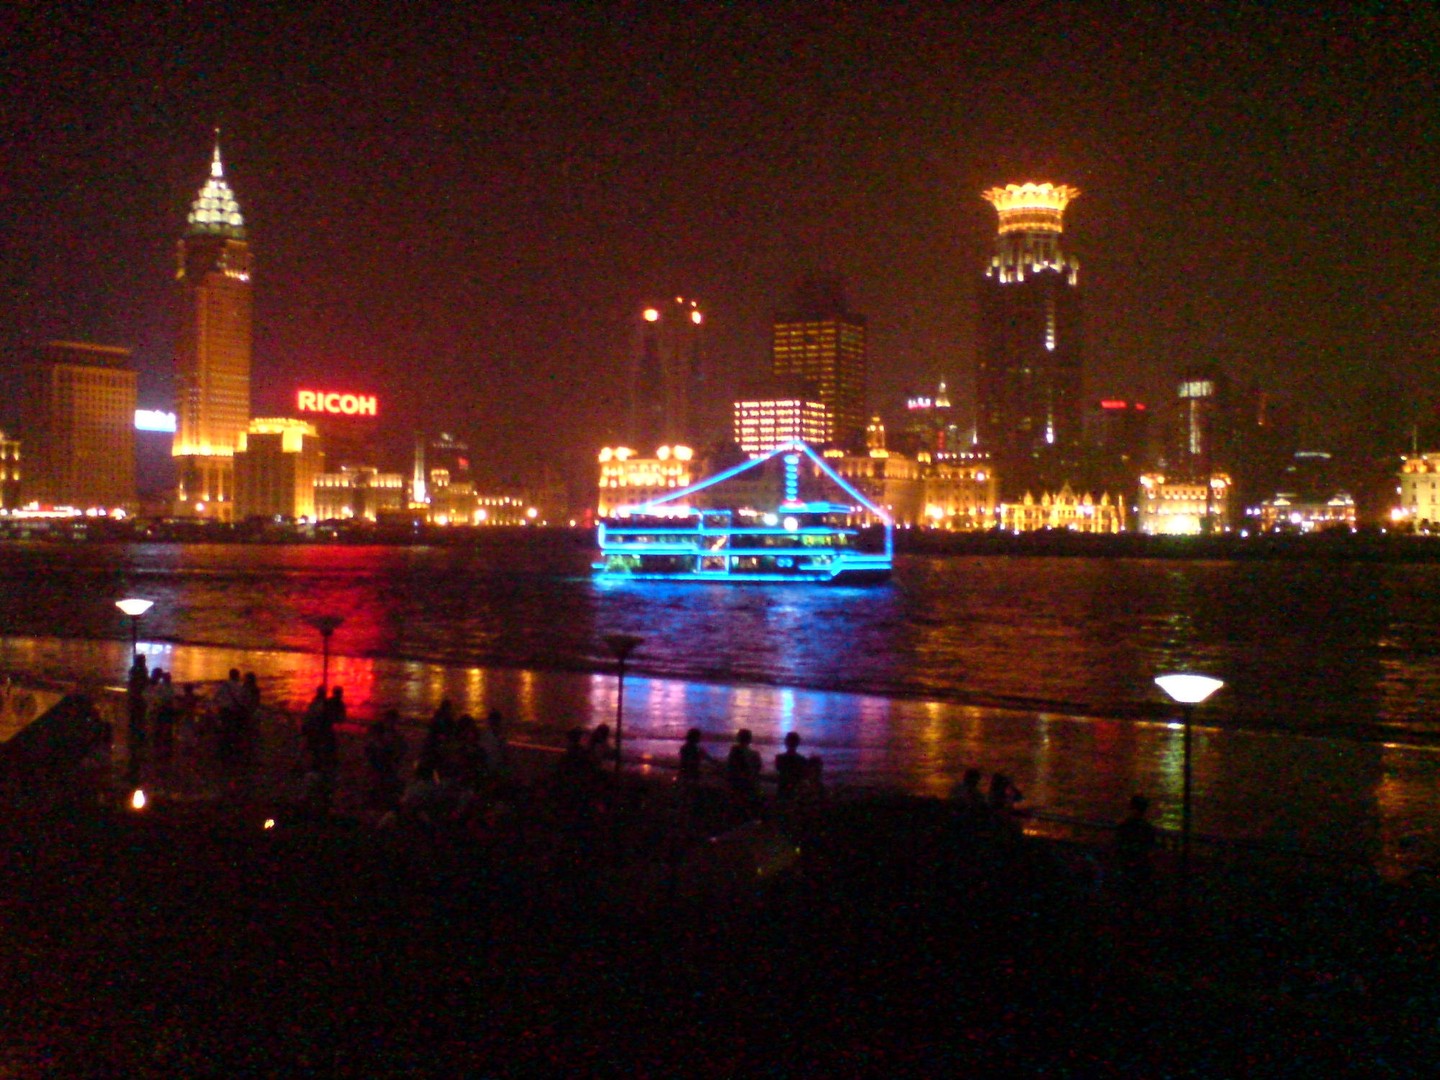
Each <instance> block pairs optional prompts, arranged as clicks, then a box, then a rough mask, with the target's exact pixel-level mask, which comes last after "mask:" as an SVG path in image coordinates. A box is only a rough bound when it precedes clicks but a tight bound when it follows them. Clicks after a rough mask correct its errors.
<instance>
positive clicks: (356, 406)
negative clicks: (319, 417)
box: [298, 390, 378, 416]
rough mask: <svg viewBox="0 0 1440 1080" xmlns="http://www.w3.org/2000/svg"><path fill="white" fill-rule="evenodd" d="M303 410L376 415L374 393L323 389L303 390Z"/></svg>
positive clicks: (301, 409)
mask: <svg viewBox="0 0 1440 1080" xmlns="http://www.w3.org/2000/svg"><path fill="white" fill-rule="evenodd" d="M298 400H299V409H300V411H301V412H323V413H335V414H336V415H338V416H375V415H377V408H378V406H377V403H376V401H375V395H374V394H328V393H325V392H324V391H322V390H301V391H300V394H299V399H298Z"/></svg>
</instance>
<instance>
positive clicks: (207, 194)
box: [173, 138, 251, 520]
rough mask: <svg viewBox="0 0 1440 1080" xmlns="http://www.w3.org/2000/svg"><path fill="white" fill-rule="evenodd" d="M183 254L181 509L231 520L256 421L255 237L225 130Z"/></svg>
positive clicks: (177, 449) (193, 210)
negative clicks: (244, 446) (235, 181)
mask: <svg viewBox="0 0 1440 1080" xmlns="http://www.w3.org/2000/svg"><path fill="white" fill-rule="evenodd" d="M178 255H179V269H178V272H177V274H176V279H177V282H178V284H179V288H180V300H181V322H180V337H179V343H178V348H177V349H176V358H175V359H176V373H177V375H178V379H179V389H178V395H177V401H176V403H175V413H176V428H175V446H174V450H173V453H174V455H175V457H176V458H177V459H178V460H177V461H176V466H177V473H178V485H177V489H176V498H175V511H176V513H178V514H183V515H187V516H199V517H213V518H219V519H221V520H230V519H231V518H232V516H233V514H234V505H233V504H234V499H235V493H234V454H235V447H236V444H237V443H238V442H239V441H240V437H241V436H242V435H243V434H245V431H246V428H247V427H248V425H249V423H250V338H251V297H250V289H251V285H250V245H249V244H248V243H247V242H246V239H245V221H244V219H243V218H242V217H241V216H240V204H239V203H238V202H236V200H235V194H234V192H232V191H231V190H230V185H229V184H228V183H226V181H225V170H224V167H223V166H222V165H221V163H220V144H219V140H218V138H217V140H216V144H215V155H214V157H213V158H212V159H211V162H210V179H209V180H207V181H206V182H205V186H204V187H203V188H201V190H200V194H199V195H198V196H196V198H195V201H194V203H193V204H191V207H190V216H189V219H188V221H187V224H186V227H185V235H184V236H183V237H182V238H181V240H180V244H179V248H178Z"/></svg>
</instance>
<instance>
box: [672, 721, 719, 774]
mask: <svg viewBox="0 0 1440 1080" xmlns="http://www.w3.org/2000/svg"><path fill="white" fill-rule="evenodd" d="M704 737H705V733H704V732H702V731H701V730H700V729H699V728H698V727H692V728H691V729H690V730H689V731H687V732H686V733H685V741H684V742H683V743H682V744H681V745H680V779H681V780H683V781H685V782H686V783H691V784H698V783H699V782H700V770H701V768H702V767H703V766H704V765H705V763H706V762H710V763H712V764H713V763H714V761H715V759H714V758H713V757H711V756H710V751H708V750H706V749H705V747H703V746H701V745H700V741H701V740H702V739H703V738H704Z"/></svg>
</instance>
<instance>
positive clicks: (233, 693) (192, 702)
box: [125, 653, 261, 782]
mask: <svg viewBox="0 0 1440 1080" xmlns="http://www.w3.org/2000/svg"><path fill="white" fill-rule="evenodd" d="M125 689H126V694H125V697H126V720H127V725H126V737H127V739H126V741H127V746H128V748H129V759H128V765H127V769H128V774H129V779H130V780H131V781H132V782H133V781H135V780H137V779H138V778H139V775H140V770H141V768H142V765H143V763H144V762H145V761H146V760H147V759H149V758H151V757H153V758H154V759H156V760H158V761H161V762H164V761H168V760H169V759H170V757H171V756H172V755H173V754H174V752H175V744H176V737H177V733H178V734H181V735H183V736H186V737H188V738H189V739H190V740H191V741H193V742H197V743H198V742H200V741H202V740H204V739H206V738H207V737H211V736H213V742H214V748H215V756H216V758H217V760H218V761H219V762H220V763H221V764H224V765H227V766H237V765H240V764H242V763H243V762H244V761H246V760H247V759H248V758H249V757H250V756H251V755H252V754H253V750H254V741H255V737H256V735H257V733H258V730H259V720H260V708H261V702H260V683H259V680H258V679H257V678H256V677H255V673H254V672H253V671H252V672H248V673H247V674H246V675H245V676H244V677H243V678H242V677H241V675H240V670H239V669H238V668H231V669H230V675H229V677H228V678H227V679H226V680H225V681H224V682H222V683H221V684H220V685H219V686H218V687H216V689H215V690H214V692H213V693H212V694H211V695H209V697H208V698H207V697H202V696H201V694H200V692H199V688H198V687H197V685H196V684H195V683H186V684H185V685H184V686H183V687H182V688H181V689H180V690H179V691H177V690H176V689H175V683H174V679H173V677H172V675H171V673H170V672H168V671H166V670H165V669H164V668H161V667H159V666H158V665H157V666H156V667H154V668H151V667H149V665H148V664H147V662H146V660H145V656H144V654H143V653H136V654H135V661H134V663H133V664H132V665H131V667H130V674H129V677H128V678H127V680H126V687H125Z"/></svg>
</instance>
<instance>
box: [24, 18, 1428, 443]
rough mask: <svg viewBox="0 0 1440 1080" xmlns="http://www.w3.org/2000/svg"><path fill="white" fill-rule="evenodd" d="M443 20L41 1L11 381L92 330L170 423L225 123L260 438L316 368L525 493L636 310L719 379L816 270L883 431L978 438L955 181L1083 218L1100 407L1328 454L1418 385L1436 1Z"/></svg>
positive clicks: (975, 256) (1090, 371)
mask: <svg viewBox="0 0 1440 1080" xmlns="http://www.w3.org/2000/svg"><path fill="white" fill-rule="evenodd" d="M436 11H438V12H440V14H434V13H432V14H430V15H428V16H425V17H421V18H416V19H415V20H413V21H410V22H407V23H405V24H404V25H401V26H391V25H389V23H386V25H385V32H384V33H381V32H380V27H379V26H378V25H377V21H378V20H380V19H381V18H383V16H382V15H381V14H380V13H378V12H377V13H370V12H368V11H366V10H364V9H361V10H358V11H355V10H353V9H348V8H347V9H341V8H338V7H335V8H331V7H329V6H326V5H321V6H320V7H318V8H317V9H315V12H314V13H313V14H312V15H310V16H307V17H306V18H303V19H289V20H285V19H277V18H274V17H270V16H267V15H265V14H262V13H251V14H246V15H242V16H237V17H235V18H234V19H232V20H230V21H227V22H223V23H222V22H218V21H208V20H206V19H204V18H203V17H202V16H200V15H195V14H184V13H179V14H173V15H170V16H166V17H165V18H161V19H159V20H142V18H141V12H142V9H141V8H139V7H136V6H126V5H124V4H120V5H117V6H116V7H115V8H114V10H113V11H107V12H103V13H99V14H96V13H91V12H85V13H83V14H82V12H81V9H79V8H76V9H75V10H74V11H73V12H70V13H67V10H66V9H65V8H63V7H62V8H59V9H58V10H47V11H45V12H34V13H31V14H29V15H28V16H26V17H25V22H24V25H23V26H22V27H21V29H20V32H19V33H18V35H17V37H16V41H17V43H18V47H17V49H16V57H17V62H16V64H15V66H14V69H13V70H12V74H11V81H12V83H13V84H14V93H12V94H11V95H10V102H9V105H8V110H7V118H8V120H9V123H8V125H7V127H8V128H9V134H11V135H12V137H11V138H9V139H8V140H7V141H6V144H5V147H4V149H3V151H0V153H3V154H4V155H5V161H4V165H5V168H4V175H6V176H7V177H10V178H12V179H11V181H10V182H9V183H8V184H7V186H6V188H5V189H4V190H3V192H0V200H3V201H0V209H3V211H4V212H5V213H6V216H7V219H8V220H9V221H10V222H11V226H10V237H9V241H10V242H9V243H7V245H6V251H5V253H4V254H3V255H0V266H3V273H4V279H3V280H4V284H5V286H6V288H5V300H4V301H3V303H4V305H5V309H4V318H3V320H0V321H3V326H4V334H5V340H4V346H5V356H6V360H5V370H4V372H3V374H4V382H5V385H6V386H7V387H9V388H13V387H14V386H15V385H16V379H17V376H18V372H17V371H16V370H15V368H16V366H17V365H18V363H19V360H18V357H19V356H20V355H22V351H21V349H22V347H23V345H25V344H27V343H32V342H34V341H38V340H45V339H49V338H56V337H59V338H67V339H73V338H85V339H88V340H93V341H97V342H105V343H117V344H125V345H129V346H132V347H133V348H134V350H135V363H136V367H137V369H138V371H139V374H140V386H141V391H140V393H141V402H142V404H144V405H147V406H150V407H164V406H165V404H166V403H167V402H168V401H170V400H172V399H173V397H174V392H173V391H174V387H173V384H172V383H171V381H170V380H171V372H172V371H173V357H174V352H175V347H176V343H175V341H174V335H173V330H172V329H171V321H172V319H173V309H172V308H171V307H170V306H169V303H168V300H167V293H168V291H169V289H170V288H171V287H172V275H173V266H167V264H168V263H169V262H170V258H171V257H173V256H171V252H170V250H169V245H170V244H173V242H174V241H173V237H174V236H175V234H176V231H177V226H178V225H179V224H180V223H182V222H183V217H184V210H185V207H186V206H188V204H189V201H190V199H192V198H193V195H194V190H195V185H196V181H197V179H198V177H197V162H200V161H203V155H204V154H205V153H206V151H207V150H208V149H209V142H210V138H211V129H212V128H213V127H214V126H215V125H216V123H219V124H220V125H222V126H223V128H224V139H225V158H226V167H227V172H228V173H229V175H230V176H231V177H233V178H234V182H235V184H236V187H237V189H238V190H239V191H241V192H242V194H243V198H244V205H245V214H246V224H247V226H248V227H249V229H250V233H251V237H252V239H253V241H254V242H255V244H256V247H257V250H258V251H260V252H262V253H263V259H262V263H263V266H262V273H261V274H260V275H259V276H258V277H257V286H256V290H255V339H256V340H255V349H254V365H255V370H256V371H257V372H263V373H265V380H264V381H265V383H266V385H265V387H263V388H262V387H260V386H259V385H258V384H257V389H256V401H255V406H254V411H255V413H256V415H273V414H276V413H278V412H283V411H284V406H285V405H286V404H288V402H287V401H285V400H284V394H285V393H287V392H288V391H289V389H291V388H293V387H295V386H298V385H302V384H307V385H308V384H312V383H315V382H316V381H317V380H320V379H323V380H324V381H325V382H326V384H327V385H329V386H333V387H336V388H339V389H352V388H353V389H357V390H365V391H374V390H383V391H385V393H386V400H385V405H384V406H383V407H385V408H387V409H388V410H389V411H390V413H391V415H395V416H404V417H407V418H408V417H413V418H415V419H416V420H417V421H419V420H421V419H422V418H425V417H433V423H429V424H427V426H428V427H432V428H434V429H435V430H457V431H460V432H462V433H464V434H466V435H468V436H470V437H471V438H472V439H474V440H475V441H476V444H477V449H478V448H480V447H481V446H482V445H483V446H485V447H487V448H488V447H493V448H494V453H495V454H496V455H498V456H500V457H502V458H503V459H505V460H507V461H513V462H514V463H515V464H516V465H517V467H519V466H522V465H524V466H527V467H528V466H534V465H537V464H544V463H545V462H546V461H555V460H556V457H555V455H562V456H563V455H571V454H573V455H574V456H575V457H576V458H577V459H578V460H588V458H589V456H590V454H591V453H592V452H593V448H594V447H595V446H598V445H604V444H606V443H607V442H609V441H611V439H612V438H613V433H615V429H616V428H618V426H619V425H620V424H621V423H623V418H624V413H625V406H626V401H625V378H624V372H625V365H626V363H627V362H628V360H629V355H628V350H627V346H628V342H629V335H630V332H631V329H632V327H633V319H634V317H635V311H636V309H637V307H638V306H640V305H641V304H642V303H643V301H644V297H647V296H653V295H660V294H665V293H672V294H674V293H679V294H683V295H686V296H691V295H693V296H696V297H699V298H700V299H701V302H702V303H703V304H704V305H705V308H706V319H707V341H708V344H707V354H708V358H709V361H710V362H711V363H712V364H713V369H714V373H715V382H714V383H712V386H713V387H714V388H715V389H717V390H719V389H720V388H722V387H724V388H727V389H726V390H725V391H723V392H728V388H729V387H732V386H734V385H735V384H738V383H739V382H740V381H742V380H744V379H747V378H755V377H758V376H760V375H762V374H763V373H764V371H765V367H766V361H767V355H768V350H767V339H768V336H769V332H770V326H771V320H772V318H773V315H774V313H775V312H776V310H777V309H779V308H781V307H783V305H784V303H785V300H786V297H787V295H788V294H789V293H790V292H791V291H792V290H793V288H794V285H795V282H796V281H797V280H798V279H800V278H802V277H803V276H804V275H806V274H808V273H812V272H820V273H828V274H836V275H839V276H842V277H843V278H844V280H845V282H846V285H847V289H848V291H849V292H850V294H851V297H852V302H853V304H854V307H855V309H856V310H858V311H862V312H864V313H865V314H866V315H867V316H868V319H869V323H870V336H871V340H870V354H871V359H870V368H871V387H870V395H871V402H872V408H873V409H877V410H880V409H884V410H893V409H894V408H895V407H896V406H897V405H898V404H899V403H900V402H901V401H902V400H903V395H904V393H905V392H906V390H908V389H912V388H916V387H928V386H933V385H934V384H935V382H936V381H937V379H938V378H940V377H944V378H945V379H946V380H947V381H948V382H949V385H950V387H951V391H952V394H953V395H954V397H955V399H956V404H957V407H958V408H960V409H961V411H962V412H963V413H965V414H969V412H970V411H971V408H972V405H973V386H974V376H975V323H976V318H977V316H976V311H975V308H976V303H975V295H976V289H977V287H978V286H977V283H976V278H977V277H978V274H977V268H978V267H979V266H980V265H982V262H983V259H984V258H985V256H986V253H987V252H988V251H989V250H990V247H991V240H992V237H993V220H994V218H993V211H992V210H991V209H990V208H989V207H987V206H986V205H985V204H984V202H983V200H982V199H981V197H980V192H982V191H984V190H986V189H987V188H989V187H993V186H995V185H997V184H1000V185H1003V184H1008V183H1023V182H1027V181H1033V182H1043V181H1046V180H1051V181H1054V182H1060V181H1062V180H1063V181H1064V182H1066V183H1073V184H1074V185H1075V186H1076V187H1078V188H1080V189H1081V190H1084V191H1085V192H1086V196H1085V198H1084V199H1082V200H1081V201H1079V202H1078V203H1077V204H1076V206H1075V207H1074V208H1073V209H1072V210H1071V211H1069V212H1067V230H1066V231H1067V237H1069V242H1068V247H1069V249H1070V250H1072V251H1074V252H1075V253H1076V254H1077V255H1078V256H1079V258H1080V259H1081V261H1082V264H1083V266H1084V270H1083V273H1084V275H1085V290H1086V342H1087V357H1086V368H1087V381H1086V385H1085V396H1086V398H1087V399H1094V398H1099V397H1125V398H1133V397H1140V398H1143V399H1146V400H1150V401H1156V402H1159V401H1162V400H1167V399H1168V398H1169V397H1170V393H1171V388H1172V387H1173V385H1174V382H1175V379H1176V376H1177V373H1178V372H1179V371H1181V370H1183V369H1185V368H1186V367H1188V366H1191V365H1193V364H1194V363H1198V362H1217V363H1220V364H1222V365H1223V366H1224V367H1225V368H1226V370H1227V371H1228V372H1229V374H1230V375H1231V377H1232V378H1233V379H1234V380H1235V381H1236V383H1237V385H1242V386H1243V385H1247V384H1249V383H1250V382H1254V381H1258V382H1260V383H1261V384H1262V385H1265V386H1266V387H1267V388H1268V389H1271V390H1272V391H1273V392H1274V393H1276V394H1278V395H1282V396H1289V397H1291V398H1292V399H1297V400H1298V403H1299V404H1301V405H1302V408H1301V409H1300V410H1298V411H1299V412H1301V413H1302V414H1303V415H1307V416H1309V417H1311V419H1310V421H1309V426H1308V430H1307V431H1306V432H1305V434H1306V435H1308V436H1309V437H1310V438H1311V439H1315V438H1318V437H1319V436H1321V435H1322V434H1324V433H1326V432H1327V431H1329V432H1334V433H1336V434H1335V436H1334V437H1335V438H1336V439H1339V438H1341V437H1344V436H1345V434H1346V431H1345V427H1344V426H1343V425H1342V423H1341V422H1343V424H1344V425H1348V426H1349V428H1350V431H1351V432H1352V433H1358V432H1361V431H1362V429H1365V428H1367V427H1370V428H1374V427H1377V426H1382V425H1383V424H1384V423H1386V422H1387V420H1388V419H1391V418H1387V417H1386V416H1385V415H1384V414H1385V413H1386V412H1391V411H1397V410H1398V411H1403V410H1404V409H1407V408H1411V409H1413V408H1414V407H1415V405H1416V403H1428V402H1429V401H1430V400H1432V399H1433V398H1434V397H1435V395H1436V393H1437V391H1440V386H1437V379H1440V374H1437V372H1436V370H1435V369H1436V365H1434V363H1433V360H1434V355H1433V346H1432V345H1431V344H1430V341H1431V339H1432V338H1433V336H1434V335H1433V323H1434V318H1435V315H1436V312H1437V310H1440V281H1437V275H1436V272H1435V271H1434V270H1432V269H1431V267H1433V266H1436V265H1440V259H1437V256H1440V251H1437V250H1436V248H1437V242H1436V236H1435V231H1434V230H1433V228H1430V227H1429V223H1430V222H1431V221H1433V220H1434V216H1435V213H1434V211H1435V201H1436V196H1435V194H1434V193H1433V191H1432V187H1431V184H1430V181H1429V177H1430V176H1431V175H1432V174H1433V173H1434V172H1435V166H1436V165H1440V162H1437V161H1436V157H1437V150H1436V148H1435V147H1434V146H1433V140H1430V139H1429V138H1428V132H1429V131H1431V130H1432V129H1433V127H1434V121H1435V119H1436V117H1435V111H1436V104H1435V97H1436V95H1435V93H1434V90H1435V86H1434V83H1435V77H1434V72H1433V70H1431V67H1430V65H1429V63H1428V54H1429V47H1428V44H1427V43H1428V41H1429V40H1430V39H1431V38H1432V37H1433V34H1434V31H1435V30H1436V29H1437V28H1440V27H1437V25H1436V20H1435V17H1434V16H1432V15H1430V14H1429V13H1427V12H1424V11H1422V10H1419V9H1416V10H1403V11H1401V12H1400V13H1398V14H1395V15H1392V16H1389V17H1387V18H1376V17H1370V16H1366V15H1363V14H1358V13H1354V12H1352V11H1350V10H1349V9H1348V8H1343V7H1338V6H1337V7H1334V8H1331V9H1326V8H1318V9H1310V13H1309V14H1308V15H1307V16H1306V17H1301V16H1298V15H1290V14H1287V13H1284V12H1278V13H1277V12H1268V11H1267V12H1254V11H1251V12H1248V13H1239V14H1230V13H1218V12H1208V13H1190V14H1187V15H1186V16H1184V17H1174V16H1173V13H1172V12H1169V11H1167V10H1166V9H1164V8H1162V7H1158V6H1157V7H1156V8H1154V9H1139V11H1138V14H1134V15H1131V16H1124V17H1122V16H1118V15H1113V14H1107V15H1095V14H1089V13H1086V12H1084V11H1082V10H1080V9H1077V8H1073V7H1069V6H1064V5H1026V4H1018V5H1017V4H1010V5H998V6H979V7H976V8H975V9H974V10H972V11H968V12H965V13H955V12H951V11H949V10H948V9H944V8H940V7H935V8H931V9H924V8H921V9H915V10H912V11H906V12H894V11H892V10H889V9H887V8H884V7H881V6H864V5H861V6H857V7H854V8H848V7H847V8H846V9H844V10H838V9H836V10H832V9H828V8H825V9H821V8H814V7H811V6H807V5H779V6H777V7H770V8H763V9H762V8H759V7H756V8H749V7H745V6H741V7H740V8H736V9H726V12H725V18H723V19H720V18H710V19H707V18H704V17H694V18H691V17H680V16H679V15H677V14H675V13H673V12H670V13H667V12H665V11H664V10H662V9H658V8H657V9H653V10H652V9H648V8H645V7H633V8H631V7H627V8H616V9H613V10H605V11H594V12H590V11H573V10H571V9H568V8H562V9H556V8H550V7H535V6H523V7H520V8H518V9H513V8H500V7H487V6H483V5H482V6H481V7H480V8H478V9H476V11H475V12H474V13H473V14H463V13H460V9H455V10H454V12H451V11H450V9H446V8H443V7H442V8H437V9H436ZM282 31H283V32H282ZM22 120H23V123H22ZM280 388H284V389H283V390H282V389H280ZM267 394H268V395H271V396H269V397H267V396H266V395H267ZM717 411H719V410H717ZM3 419H5V418H0V420H3ZM1391 426H1392V427H1393V424H1392V425H1391ZM556 430H561V431H563V432H565V433H566V436H567V437H566V439H565V440H564V442H565V444H566V445H565V446H564V447H563V448H557V447H554V446H552V445H547V443H549V442H550V440H548V439H537V437H536V436H537V433H542V432H544V433H548V432H552V431H556ZM397 437H398V438H399V439H401V440H408V438H409V437H410V436H409V433H408V432H402V433H397ZM1354 439H1358V435H1354V436H1353V438H1352V441H1354ZM572 444H573V445H572ZM401 449H402V450H403V445H402V446H401ZM1422 449H1423V447H1422ZM562 463H563V462H562Z"/></svg>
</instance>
